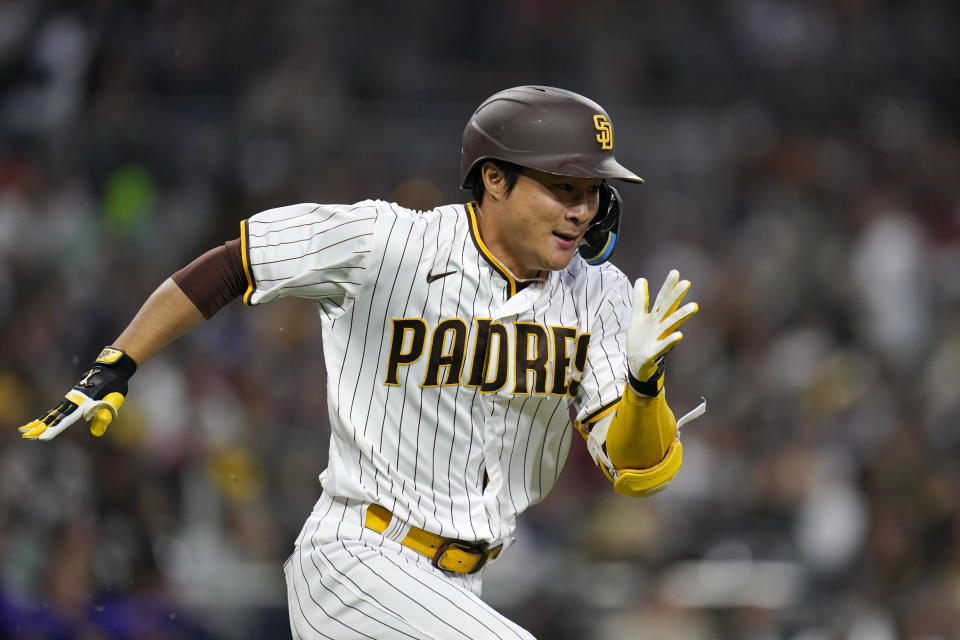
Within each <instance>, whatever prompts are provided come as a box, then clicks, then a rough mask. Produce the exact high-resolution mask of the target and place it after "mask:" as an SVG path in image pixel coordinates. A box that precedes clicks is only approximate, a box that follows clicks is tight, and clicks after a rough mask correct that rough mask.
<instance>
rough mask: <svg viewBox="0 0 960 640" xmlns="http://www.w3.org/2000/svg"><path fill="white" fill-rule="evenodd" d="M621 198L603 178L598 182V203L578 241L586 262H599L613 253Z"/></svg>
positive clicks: (618, 228)
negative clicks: (590, 220) (591, 218)
mask: <svg viewBox="0 0 960 640" xmlns="http://www.w3.org/2000/svg"><path fill="white" fill-rule="evenodd" d="M622 210H623V200H621V199H620V194H619V193H618V192H617V190H616V189H614V188H613V187H611V186H610V185H609V184H607V181H606V180H604V181H603V182H602V183H600V205H599V207H598V208H597V217H596V218H594V220H593V222H591V223H590V226H589V227H587V232H586V233H585V234H584V236H583V242H581V243H580V248H579V251H580V255H581V257H583V259H584V260H586V262H587V264H601V263H602V262H605V261H606V260H609V259H610V256H611V255H613V248H614V245H615V244H616V243H617V234H618V233H620V212H621V211H622Z"/></svg>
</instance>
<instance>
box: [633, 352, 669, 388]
mask: <svg viewBox="0 0 960 640" xmlns="http://www.w3.org/2000/svg"><path fill="white" fill-rule="evenodd" d="M663 372H664V367H663V358H660V359H659V360H658V361H657V372H656V373H654V374H653V375H652V376H650V379H649V380H646V381H641V380H638V379H637V378H636V376H634V375H633V372H632V371H627V380H628V381H629V382H630V386H631V387H633V390H634V391H636V392H637V393H639V394H642V395H645V396H651V397H653V396H656V395H657V394H659V393H660V391H661V390H662V389H663V382H662V381H663Z"/></svg>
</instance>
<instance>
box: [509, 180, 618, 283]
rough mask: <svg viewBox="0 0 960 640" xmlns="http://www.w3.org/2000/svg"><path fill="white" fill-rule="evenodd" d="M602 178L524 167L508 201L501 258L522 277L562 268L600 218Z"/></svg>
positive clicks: (530, 276)
mask: <svg viewBox="0 0 960 640" xmlns="http://www.w3.org/2000/svg"><path fill="white" fill-rule="evenodd" d="M600 183H601V180H600V179H599V178H573V177H570V176H558V175H555V174H552V173H544V172H543V171H536V170H533V169H522V170H521V172H520V176H519V178H518V179H517V184H516V186H515V187H514V188H513V191H511V192H510V194H509V195H508V196H507V197H506V199H505V201H504V203H505V205H506V211H507V213H508V215H507V216H506V218H507V219H506V221H505V222H506V224H507V225H508V226H507V231H506V233H505V234H504V235H503V236H502V238H501V241H502V249H503V251H504V253H505V255H504V256H503V257H502V259H504V260H506V261H507V266H508V267H509V268H510V269H511V270H512V271H513V272H514V274H515V275H516V276H517V277H519V278H532V277H535V276H536V275H537V273H538V272H539V271H541V270H544V269H549V270H556V269H563V268H564V267H566V266H567V264H569V262H570V259H571V258H573V255H574V253H576V251H577V247H579V246H580V242H581V241H582V240H583V234H584V233H585V232H586V230H587V225H589V224H590V222H591V221H592V220H593V218H594V217H595V216H596V215H597V206H598V204H599V195H600Z"/></svg>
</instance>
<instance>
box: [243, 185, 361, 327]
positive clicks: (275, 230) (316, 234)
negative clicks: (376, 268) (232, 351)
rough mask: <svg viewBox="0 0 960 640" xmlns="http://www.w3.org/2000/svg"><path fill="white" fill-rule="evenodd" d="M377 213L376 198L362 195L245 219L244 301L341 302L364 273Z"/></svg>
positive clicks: (351, 295) (349, 297)
mask: <svg viewBox="0 0 960 640" xmlns="http://www.w3.org/2000/svg"><path fill="white" fill-rule="evenodd" d="M376 218H377V208H376V205H375V203H372V202H369V201H365V202H360V203H357V204H353V205H319V204H312V203H305V204H295V205H290V206H286V207H280V208H277V209H269V210H267V211H262V212H260V213H258V214H256V215H254V216H252V217H251V218H249V219H248V220H244V221H243V222H241V234H240V238H241V242H242V245H243V246H242V257H243V266H244V273H245V274H246V277H247V289H246V292H245V293H244V294H243V302H244V304H247V305H255V304H260V303H263V302H269V301H271V300H276V299H277V298H307V299H310V300H316V301H318V302H319V303H320V304H321V305H323V306H324V307H325V308H326V307H327V306H333V307H338V308H345V307H346V306H347V305H348V304H349V301H350V300H352V299H353V298H355V297H356V295H357V292H358V291H359V290H360V288H361V286H362V285H363V282H364V280H365V278H366V273H367V269H368V267H369V265H370V261H371V258H370V256H371V250H372V248H373V244H374V230H375V225H376ZM327 303H330V304H329V305H328V304H327Z"/></svg>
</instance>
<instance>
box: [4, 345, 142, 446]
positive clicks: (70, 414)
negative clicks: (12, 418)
mask: <svg viewBox="0 0 960 640" xmlns="http://www.w3.org/2000/svg"><path fill="white" fill-rule="evenodd" d="M136 370H137V363H136V362H134V361H133V358H131V357H130V356H128V355H127V354H126V353H124V351H123V349H117V348H116V347H106V348H104V349H103V351H101V352H100V355H99V356H98V357H97V359H96V361H95V362H94V363H93V367H92V368H91V369H90V370H89V371H87V372H86V373H85V374H84V375H83V378H81V379H80V382H78V383H77V384H76V385H74V387H73V388H72V389H71V390H70V391H68V392H67V394H66V396H64V398H63V400H61V401H60V404H58V405H57V406H56V407H54V408H53V409H51V410H50V411H48V412H47V413H46V414H45V415H44V416H43V417H42V418H38V419H37V420H34V421H33V422H30V423H28V424H25V425H23V426H22V427H20V433H21V434H23V437H24V438H28V439H30V440H38V439H39V440H51V439H53V438H54V437H56V436H57V435H58V434H59V433H60V432H61V431H63V430H64V429H66V428H67V427H69V426H70V425H72V424H73V423H74V422H76V421H77V420H79V419H80V418H81V417H82V418H83V419H84V420H89V421H90V433H92V434H93V435H95V436H102V435H103V433H104V431H106V430H107V426H108V425H109V424H110V423H111V422H112V421H113V419H114V418H116V417H117V410H118V409H119V408H120V406H121V405H122V404H123V399H124V396H125V395H126V394H127V381H128V380H129V379H130V376H132V375H133V374H134V372H135V371H136Z"/></svg>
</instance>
